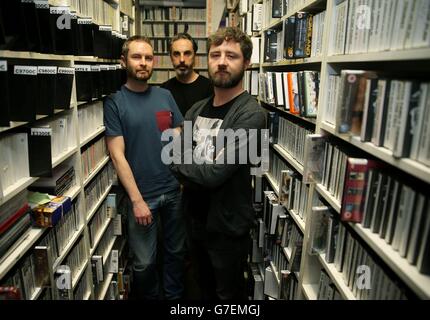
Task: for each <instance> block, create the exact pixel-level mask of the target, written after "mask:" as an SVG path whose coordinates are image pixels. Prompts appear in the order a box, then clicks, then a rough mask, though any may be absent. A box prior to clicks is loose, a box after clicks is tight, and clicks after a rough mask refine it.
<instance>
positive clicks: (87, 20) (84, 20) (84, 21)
mask: <svg viewBox="0 0 430 320" xmlns="http://www.w3.org/2000/svg"><path fill="white" fill-rule="evenodd" d="M91 23H93V20H92V19H91V18H78V24H91Z"/></svg>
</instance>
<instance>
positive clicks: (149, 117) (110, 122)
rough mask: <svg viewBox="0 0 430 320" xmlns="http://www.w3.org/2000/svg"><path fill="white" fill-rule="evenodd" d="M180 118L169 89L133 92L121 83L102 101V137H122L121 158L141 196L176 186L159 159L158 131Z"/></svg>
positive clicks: (166, 190)
mask: <svg viewBox="0 0 430 320" xmlns="http://www.w3.org/2000/svg"><path fill="white" fill-rule="evenodd" d="M183 120H184V119H183V117H182V115H181V113H180V111H179V109H178V106H177V105H176V103H175V100H174V99H173V97H172V95H171V94H170V92H169V91H168V90H166V89H162V88H158V87H152V86H149V88H148V90H146V91H145V92H134V91H131V90H129V89H128V88H127V87H125V86H124V85H123V86H122V87H121V90H120V91H118V92H116V93H115V94H112V95H110V96H109V97H107V98H106V99H105V102H104V124H105V127H106V136H123V138H124V142H125V157H126V159H127V161H128V163H129V165H130V167H131V171H132V172H133V176H134V179H135V180H136V184H137V187H138V188H139V190H140V192H141V193H142V196H143V197H144V198H145V197H148V198H149V197H153V196H158V195H160V194H163V193H165V192H168V191H171V190H174V189H175V188H178V187H179V183H178V181H177V180H176V178H175V177H174V176H173V175H172V174H171V172H170V170H169V168H168V166H167V165H165V164H163V162H162V161H161V150H162V148H163V143H162V141H161V133H162V132H163V131H164V130H165V129H167V128H175V127H178V126H179V125H181V123H182V122H183Z"/></svg>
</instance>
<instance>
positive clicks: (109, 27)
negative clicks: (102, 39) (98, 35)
mask: <svg viewBox="0 0 430 320" xmlns="http://www.w3.org/2000/svg"><path fill="white" fill-rule="evenodd" d="M99 31H112V26H99Z"/></svg>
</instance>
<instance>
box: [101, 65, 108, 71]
mask: <svg viewBox="0 0 430 320" xmlns="http://www.w3.org/2000/svg"><path fill="white" fill-rule="evenodd" d="M107 70H109V66H108V65H106V64H101V65H100V71H107Z"/></svg>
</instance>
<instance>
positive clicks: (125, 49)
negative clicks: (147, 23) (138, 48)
mask: <svg viewBox="0 0 430 320" xmlns="http://www.w3.org/2000/svg"><path fill="white" fill-rule="evenodd" d="M133 41H142V42H146V43H147V44H149V45H150V46H151V48H152V43H151V40H150V39H149V38H148V37H147V36H142V35H135V36H132V37H130V38H128V39H127V40H126V41H125V42H124V44H123V45H122V50H121V54H122V55H123V56H124V57H125V58H127V55H128V50H129V47H130V43H132V42H133Z"/></svg>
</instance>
